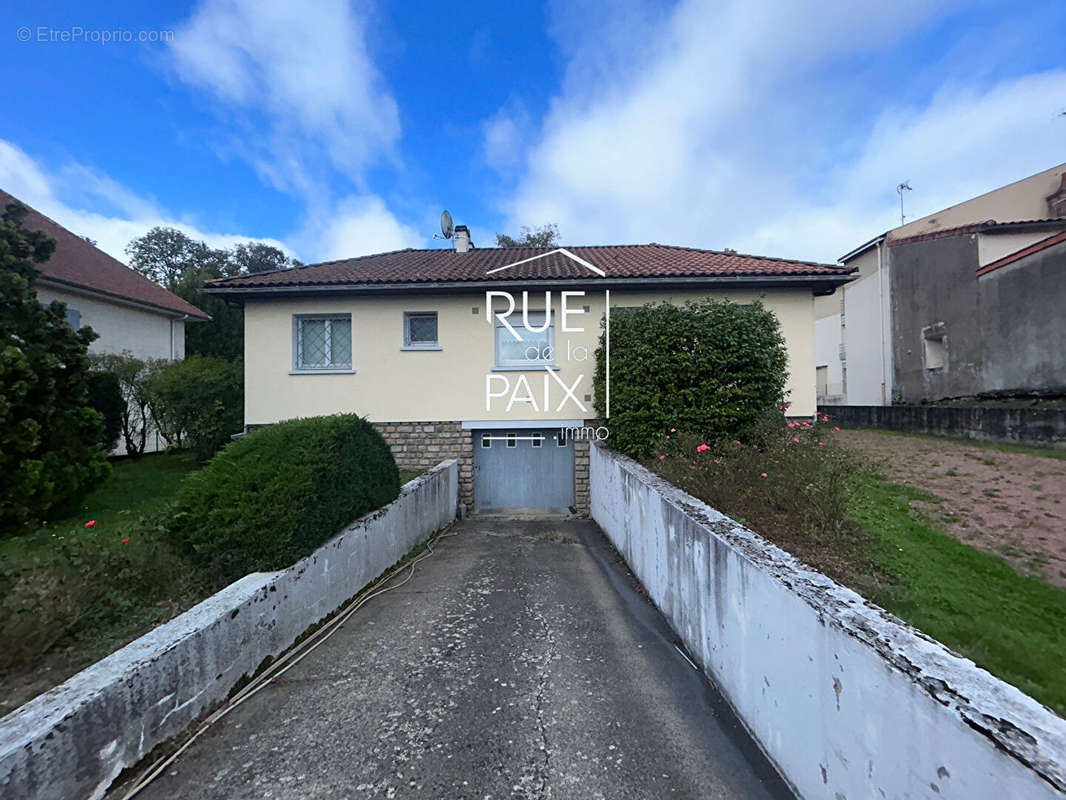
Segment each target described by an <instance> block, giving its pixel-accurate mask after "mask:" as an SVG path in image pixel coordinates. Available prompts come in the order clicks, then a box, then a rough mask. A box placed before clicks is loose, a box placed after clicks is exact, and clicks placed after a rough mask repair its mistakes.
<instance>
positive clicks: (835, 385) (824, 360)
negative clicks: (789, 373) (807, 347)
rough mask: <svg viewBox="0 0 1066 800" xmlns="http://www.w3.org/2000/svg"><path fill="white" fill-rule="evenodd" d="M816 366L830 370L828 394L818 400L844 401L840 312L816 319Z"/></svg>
mask: <svg viewBox="0 0 1066 800" xmlns="http://www.w3.org/2000/svg"><path fill="white" fill-rule="evenodd" d="M837 291H840V290H839V289H838V290H837ZM814 366H815V368H816V369H817V368H818V367H826V368H827V369H828V372H829V378H828V392H827V395H826V397H825V398H821V397H820V398H818V402H819V403H821V402H829V403H834V402H835V403H840V402H843V400H844V375H843V369H842V366H843V365H842V364H841V361H840V314H839V313H837V314H832V315H830V316H828V317H824V318H822V319H817V320H815V321H814Z"/></svg>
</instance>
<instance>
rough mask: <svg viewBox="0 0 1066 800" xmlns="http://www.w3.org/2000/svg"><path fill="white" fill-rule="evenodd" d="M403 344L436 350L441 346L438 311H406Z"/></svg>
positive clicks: (414, 348) (415, 347) (411, 347)
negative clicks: (438, 333)
mask: <svg viewBox="0 0 1066 800" xmlns="http://www.w3.org/2000/svg"><path fill="white" fill-rule="evenodd" d="M403 346H404V347H407V348H410V349H412V350H418V349H426V350H436V349H438V348H439V347H440V342H439V341H438V340H437V312H436V311H406V312H404V315H403Z"/></svg>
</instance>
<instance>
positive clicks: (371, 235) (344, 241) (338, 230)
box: [302, 195, 425, 261]
mask: <svg viewBox="0 0 1066 800" xmlns="http://www.w3.org/2000/svg"><path fill="white" fill-rule="evenodd" d="M302 238H304V239H314V240H317V241H318V242H319V244H318V246H317V247H316V249H315V252H316V253H317V258H318V259H320V260H322V261H331V260H334V259H340V258H354V257H355V256H363V255H369V254H371V253H383V252H387V251H389V250H402V249H403V248H405V247H425V237H424V236H421V235H419V234H418V233H417V232H416V231H415V230H414V229H413V228H410V227H408V226H406V225H404V224H403V223H401V222H400V221H399V220H398V219H396V217H395V216H393V214H392V213H391V212H390V211H389V210H388V209H387V208H386V207H385V203H384V202H383V201H382V200H381V198H380V197H375V196H373V195H369V196H363V197H349V198H347V199H345V200H344V201H342V202H341V203H340V204H339V205H338V206H337V208H336V210H335V211H334V212H333V214H331V215H330V217H329V218H328V220H327V221H326V222H325V223H324V224H323V225H321V226H320V227H319V228H317V229H313V230H310V231H306V232H305V233H304V234H303V236H302Z"/></svg>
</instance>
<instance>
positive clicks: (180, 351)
mask: <svg viewBox="0 0 1066 800" xmlns="http://www.w3.org/2000/svg"><path fill="white" fill-rule="evenodd" d="M37 299H38V300H39V301H40V302H41V303H43V304H45V305H47V304H48V303H51V302H53V301H56V300H58V301H59V302H61V303H66V305H67V309H68V310H70V309H74V310H76V311H79V312H80V313H81V320H80V326H81V327H90V328H92V329H93V330H94V331H95V332H96V333H97V334H98V335H99V338H98V339H97V340H96V341H95V342H93V343H92V344H91V345H89V352H90V353H93V354H105V353H110V354H121V353H123V352H126V351H128V352H130V353H132V354H133V355H134V356H136V357H137V358H140V359H146V360H147V359H157V358H158V359H166V360H181V359H183V358H185V323H184V322H183V321H182V319H181V318H180V317H175V316H169V315H167V314H164V313H162V312H155V311H149V310H148V309H144V308H139V307H135V306H132V305H128V304H126V303H122V302H118V301H111V300H107V299H105V298H102V297H100V296H99V295H90V294H87V293H82V292H76V291H73V290H68V289H66V288H61V287H58V286H55V285H54V284H47V285H46V284H43V283H42V282H38V284H37ZM166 446H167V442H166V440H165V439H164V438H163V437H162V436H161V435H160V434H159V431H158V430H157V429H156V427H155V426H154V425H150V427H149V429H148V437H147V439H146V443H145V446H144V451H145V452H146V453H156V452H159V451H160V450H164V449H165V448H166ZM111 455H113V456H124V455H126V443H125V441H124V440H123V439H122V437H121V436H119V439H118V444H117V445H115V449H114V450H113V451H111Z"/></svg>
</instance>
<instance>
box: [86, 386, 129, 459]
mask: <svg viewBox="0 0 1066 800" xmlns="http://www.w3.org/2000/svg"><path fill="white" fill-rule="evenodd" d="M89 405H90V406H91V407H92V408H94V409H96V411H98V412H100V415H101V416H102V417H103V418H104V426H103V433H102V434H101V436H100V445H101V446H102V447H103V448H104V450H105V451H107V452H108V453H110V452H111V451H112V450H114V449H115V445H116V444H118V437H119V436H121V435H122V417H123V415H124V414H125V413H126V401H125V400H124V399H123V398H122V387H121V385H120V384H119V382H118V378H117V377H116V376H115V375H113V374H112V373H110V372H96V371H94V372H91V373H89Z"/></svg>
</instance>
